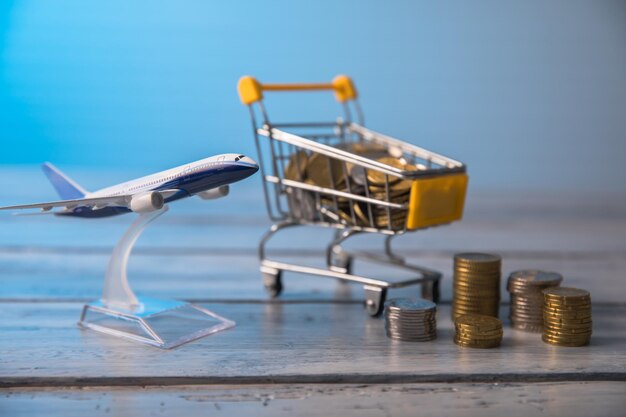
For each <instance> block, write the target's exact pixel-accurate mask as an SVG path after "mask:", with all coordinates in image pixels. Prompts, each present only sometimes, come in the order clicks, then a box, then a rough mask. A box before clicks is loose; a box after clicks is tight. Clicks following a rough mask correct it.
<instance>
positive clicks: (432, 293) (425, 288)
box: [422, 279, 439, 303]
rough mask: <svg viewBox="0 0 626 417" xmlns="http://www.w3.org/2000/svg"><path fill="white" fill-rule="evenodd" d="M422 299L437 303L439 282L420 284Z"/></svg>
mask: <svg viewBox="0 0 626 417" xmlns="http://www.w3.org/2000/svg"><path fill="white" fill-rule="evenodd" d="M422 298H425V299H427V300H431V301H432V302H434V303H438V302H439V280H438V279H436V280H432V281H424V282H422Z"/></svg>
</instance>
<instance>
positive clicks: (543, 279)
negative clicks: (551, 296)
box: [507, 269, 563, 332]
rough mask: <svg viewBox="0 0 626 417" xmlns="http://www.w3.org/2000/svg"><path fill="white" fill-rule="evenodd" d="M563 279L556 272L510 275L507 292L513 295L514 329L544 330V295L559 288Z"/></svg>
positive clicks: (524, 272) (510, 314)
mask: <svg viewBox="0 0 626 417" xmlns="http://www.w3.org/2000/svg"><path fill="white" fill-rule="evenodd" d="M561 281H563V277H562V276H561V275H560V274H557V273H556V272H546V271H539V270H537V269H527V270H524V271H515V272H512V273H511V275H509V280H508V282H507V290H508V291H509V293H510V294H511V311H510V313H509V319H511V325H512V327H514V328H516V329H519V330H525V331H529V332H541V331H542V330H543V293H542V291H543V290H544V289H546V288H550V287H558V286H559V285H560V284H561Z"/></svg>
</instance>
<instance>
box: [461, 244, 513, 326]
mask: <svg viewBox="0 0 626 417" xmlns="http://www.w3.org/2000/svg"><path fill="white" fill-rule="evenodd" d="M501 266H502V260H501V258H500V257H499V256H498V255H490V254H486V253H459V254H456V255H454V277H453V280H454V283H453V297H452V319H453V320H454V319H456V318H457V317H459V316H462V315H465V314H483V315H486V316H493V317H498V308H499V306H500V268H501Z"/></svg>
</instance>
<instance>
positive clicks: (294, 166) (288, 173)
mask: <svg viewBox="0 0 626 417" xmlns="http://www.w3.org/2000/svg"><path fill="white" fill-rule="evenodd" d="M307 161H308V157H307V155H306V152H304V151H299V152H296V153H294V154H293V155H291V157H290V158H289V163H288V164H287V167H286V168H285V178H286V179H288V180H293V181H304V180H305V179H306V165H307Z"/></svg>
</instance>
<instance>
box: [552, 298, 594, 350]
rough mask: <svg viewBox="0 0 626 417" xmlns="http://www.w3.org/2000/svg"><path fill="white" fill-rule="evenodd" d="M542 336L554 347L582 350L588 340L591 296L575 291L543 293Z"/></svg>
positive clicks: (589, 336) (589, 335) (589, 334)
mask: <svg viewBox="0 0 626 417" xmlns="http://www.w3.org/2000/svg"><path fill="white" fill-rule="evenodd" d="M543 296H544V304H543V323H544V325H543V336H542V339H543V341H544V342H546V343H550V344H553V345H558V346H572V347H574V346H585V345H587V344H589V340H590V339H591V325H592V323H591V296H590V295H589V292H588V291H585V290H580V289H578V288H567V287H553V288H547V289H545V290H543Z"/></svg>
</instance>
